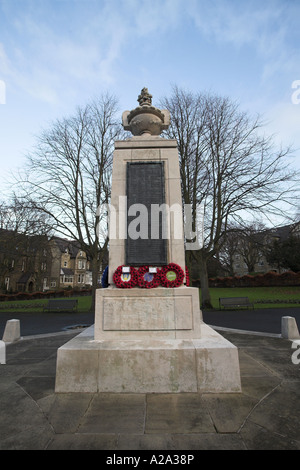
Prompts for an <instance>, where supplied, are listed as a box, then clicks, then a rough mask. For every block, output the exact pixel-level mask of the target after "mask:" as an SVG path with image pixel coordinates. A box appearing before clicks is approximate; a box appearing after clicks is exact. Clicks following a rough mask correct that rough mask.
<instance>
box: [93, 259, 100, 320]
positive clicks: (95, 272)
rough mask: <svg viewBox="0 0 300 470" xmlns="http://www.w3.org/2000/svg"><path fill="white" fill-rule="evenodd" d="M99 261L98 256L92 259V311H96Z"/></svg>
mask: <svg viewBox="0 0 300 470" xmlns="http://www.w3.org/2000/svg"><path fill="white" fill-rule="evenodd" d="M98 266H99V262H98V260H97V256H96V257H95V258H93V259H92V305H91V311H92V312H94V311H95V306H96V289H97V288H98V272H99V269H98Z"/></svg>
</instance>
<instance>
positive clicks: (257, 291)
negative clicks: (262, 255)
mask: <svg viewBox="0 0 300 470" xmlns="http://www.w3.org/2000/svg"><path fill="white" fill-rule="evenodd" d="M209 291H210V295H211V301H212V305H213V307H214V308H216V309H219V297H248V298H249V301H250V302H253V303H254V308H278V307H300V303H298V304H297V303H293V300H298V301H299V300H300V286H290V287H288V286H285V287H232V288H228V287H227V288H221V287H211V288H210V289H209ZM200 298H201V293H200ZM268 300H269V301H270V302H268ZM275 301H282V302H276V303H273V302H275Z"/></svg>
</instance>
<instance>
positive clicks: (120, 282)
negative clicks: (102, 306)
mask: <svg viewBox="0 0 300 470" xmlns="http://www.w3.org/2000/svg"><path fill="white" fill-rule="evenodd" d="M122 268H123V266H119V267H118V268H117V269H116V270H115V272H114V275H113V281H114V283H115V285H116V286H117V287H119V288H123V289H131V288H132V287H135V286H136V285H137V283H138V273H137V271H136V270H135V269H134V268H133V267H130V273H123V272H122Z"/></svg>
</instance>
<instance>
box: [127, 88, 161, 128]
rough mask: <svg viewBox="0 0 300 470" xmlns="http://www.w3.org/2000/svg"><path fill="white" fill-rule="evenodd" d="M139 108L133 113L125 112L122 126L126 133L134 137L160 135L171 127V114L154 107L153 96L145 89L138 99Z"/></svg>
mask: <svg viewBox="0 0 300 470" xmlns="http://www.w3.org/2000/svg"><path fill="white" fill-rule="evenodd" d="M138 102H139V106H138V107H137V108H135V109H133V110H132V111H124V113H123V114H122V124H123V127H124V129H125V131H130V132H131V133H132V134H133V135H134V136H141V135H145V136H147V135H160V134H161V132H162V131H163V130H166V129H168V127H169V125H170V113H169V111H167V110H166V109H158V108H155V106H152V95H150V93H149V91H148V88H143V89H142V91H141V94H140V95H139V97H138Z"/></svg>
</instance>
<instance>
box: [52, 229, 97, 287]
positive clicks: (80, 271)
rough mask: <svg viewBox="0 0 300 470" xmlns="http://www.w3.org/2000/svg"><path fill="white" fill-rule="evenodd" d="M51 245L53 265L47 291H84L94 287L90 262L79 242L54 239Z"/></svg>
mask: <svg viewBox="0 0 300 470" xmlns="http://www.w3.org/2000/svg"><path fill="white" fill-rule="evenodd" d="M49 245H50V247H51V253H52V263H51V273H50V277H49V283H48V286H47V289H50V290H56V289H58V288H59V289H65V288H68V287H69V288H72V289H74V288H77V289H82V288H84V287H90V286H91V285H92V272H91V269H90V261H89V259H88V257H87V255H86V253H85V252H84V251H83V250H82V249H81V248H80V246H79V244H78V243H77V242H75V241H70V240H66V239H63V238H58V237H53V238H52V239H51V240H50V242H49Z"/></svg>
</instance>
